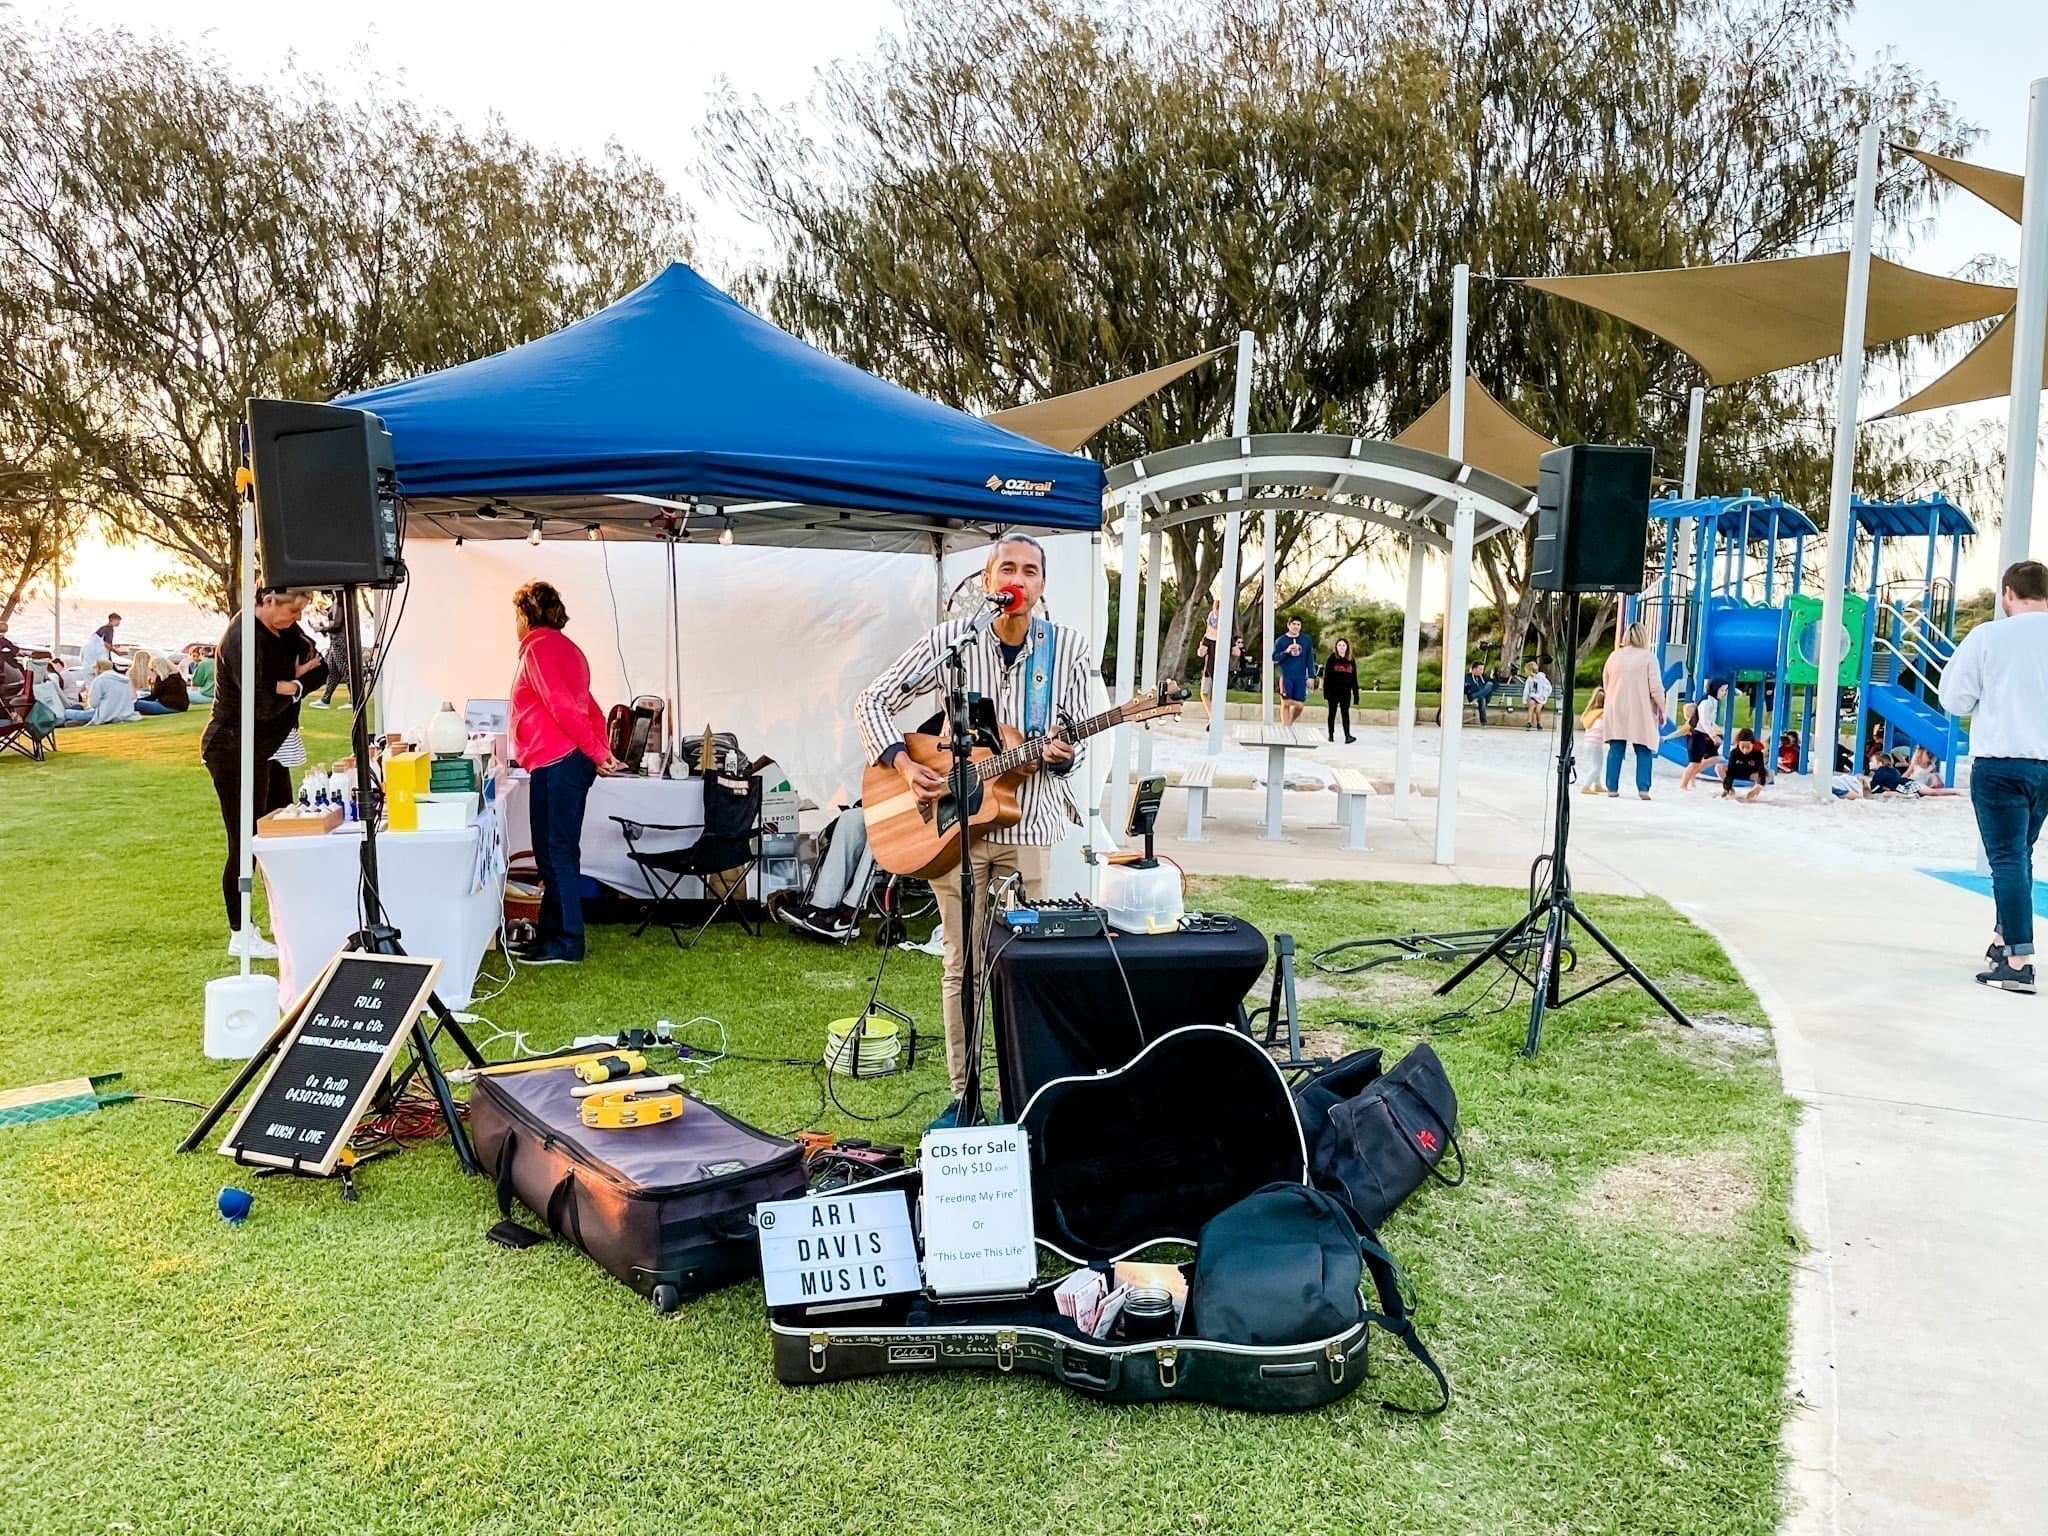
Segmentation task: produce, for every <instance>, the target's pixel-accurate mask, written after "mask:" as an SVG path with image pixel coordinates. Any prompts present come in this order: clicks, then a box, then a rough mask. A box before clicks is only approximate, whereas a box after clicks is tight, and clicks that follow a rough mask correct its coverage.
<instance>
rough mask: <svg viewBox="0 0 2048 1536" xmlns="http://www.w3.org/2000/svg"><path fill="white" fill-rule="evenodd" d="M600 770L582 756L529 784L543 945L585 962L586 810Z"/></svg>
mask: <svg viewBox="0 0 2048 1536" xmlns="http://www.w3.org/2000/svg"><path fill="white" fill-rule="evenodd" d="M596 782H597V764H595V763H593V762H592V761H591V760H590V759H589V758H587V757H585V756H584V755H583V754H582V753H581V752H571V753H570V754H569V755H568V756H567V757H565V758H563V759H562V760H561V761H559V762H554V763H549V764H548V765H547V767H545V768H536V769H534V770H533V772H532V774H531V775H529V778H528V791H529V793H528V796H527V823H528V830H529V832H530V833H531V835H532V837H533V862H534V863H535V864H536V865H537V866H538V867H539V869H540V878H541V896H540V943H539V947H540V948H541V949H544V950H547V951H548V952H549V953H550V954H558V955H563V956H565V957H567V958H568V959H571V960H581V959H582V958H583V806H584V802H586V801H587V800H589V798H590V786H591V785H592V784H594V783H596Z"/></svg>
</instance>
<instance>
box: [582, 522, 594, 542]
mask: <svg viewBox="0 0 2048 1536" xmlns="http://www.w3.org/2000/svg"><path fill="white" fill-rule="evenodd" d="M583 537H585V538H586V539H588V540H590V542H591V543H593V544H595V543H596V542H597V524H595V523H592V524H590V526H589V527H587V528H585V529H584V530H583Z"/></svg>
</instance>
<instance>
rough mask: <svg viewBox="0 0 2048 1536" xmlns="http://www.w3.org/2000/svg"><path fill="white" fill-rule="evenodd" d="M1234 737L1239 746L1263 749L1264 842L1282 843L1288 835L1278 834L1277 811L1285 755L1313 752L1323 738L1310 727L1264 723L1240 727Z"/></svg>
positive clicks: (1284, 790)
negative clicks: (1264, 765)
mask: <svg viewBox="0 0 2048 1536" xmlns="http://www.w3.org/2000/svg"><path fill="white" fill-rule="evenodd" d="M1236 734H1237V743H1238V745H1239V746H1242V747H1264V748H1265V749H1266V831H1265V835H1264V839H1263V840H1264V841H1266V842H1269V843H1284V842H1286V841H1287V834H1286V833H1284V832H1282V831H1281V830H1280V810H1281V803H1282V800H1283V798H1284V796H1285V795H1286V793H1287V754H1288V753H1289V752H1290V751H1294V750H1297V749H1299V750H1301V751H1304V752H1312V751H1314V750H1315V749H1316V748H1317V747H1319V746H1321V745H1322V744H1323V738H1322V736H1320V735H1319V734H1318V733H1317V732H1316V730H1315V729H1314V728H1313V727H1311V726H1306V725H1278V724H1273V725H1268V724H1265V723H1264V722H1258V723H1254V724H1251V725H1241V726H1239V727H1238V728H1237V733H1236Z"/></svg>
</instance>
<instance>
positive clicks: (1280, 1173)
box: [1021, 1024, 1308, 1264]
mask: <svg viewBox="0 0 2048 1536" xmlns="http://www.w3.org/2000/svg"><path fill="white" fill-rule="evenodd" d="M1021 1123H1022V1124H1023V1126H1024V1130H1025V1133H1026V1135H1027V1136H1028V1137H1029V1144H1030V1156H1031V1196H1032V1205H1033V1216H1034V1219H1035V1221H1036V1223H1037V1227H1038V1241H1039V1243H1040V1244H1041V1245H1042V1246H1044V1247H1046V1248H1049V1249H1051V1250H1052V1251H1053V1252H1054V1253H1057V1254H1059V1255H1060V1256H1061V1257H1062V1258H1065V1259H1068V1260H1071V1261H1072V1262H1074V1263H1076V1264H1092V1263H1098V1262H1101V1261H1103V1260H1109V1259H1120V1258H1126V1257H1128V1256H1129V1255H1131V1254H1133V1253H1137V1252H1139V1251H1140V1250H1141V1249H1144V1248H1148V1247H1150V1246H1152V1245H1153V1244H1154V1243H1167V1242H1174V1243H1188V1244H1192V1243H1193V1242H1194V1241H1195V1238H1196V1235H1197V1234H1198V1233H1199V1232H1200V1231H1201V1230H1202V1227H1203V1225H1204V1223H1206V1222H1207V1221H1208V1220H1209V1218H1210V1217H1212V1216H1214V1215H1216V1214H1217V1213H1218V1212H1220V1211H1222V1210H1223V1209H1224V1208H1225V1207H1227V1206H1230V1205H1234V1204H1236V1203H1237V1202H1238V1201H1239V1200H1242V1199H1243V1198H1244V1197H1245V1196H1246V1195H1249V1194H1250V1193H1251V1192H1252V1191H1253V1190H1255V1189H1259V1188H1261V1187H1262V1186H1264V1185H1267V1184H1271V1183H1274V1182H1276V1181H1279V1180H1286V1181H1288V1182H1291V1183H1296V1184H1300V1183H1306V1182H1307V1180H1308V1149H1307V1147H1306V1145H1305V1144H1304V1142H1303V1140H1302V1134H1301V1121H1300V1119H1299V1118H1298V1117H1297V1116H1296V1114H1295V1111H1294V1100H1293V1096H1292V1095H1291V1094H1290V1093H1289V1092H1288V1088H1287V1081H1286V1079H1285V1078H1283V1077H1282V1076H1281V1075H1280V1069H1279V1068H1278V1067H1277V1066H1275V1065H1274V1064H1273V1059H1272V1058H1271V1057H1270V1056H1268V1055H1267V1054H1266V1053H1265V1051H1264V1050H1262V1049H1261V1048H1260V1047H1259V1046H1258V1045H1257V1044H1256V1043H1254V1042H1253V1041H1252V1040H1251V1038H1250V1037H1249V1036H1246V1035H1243V1034H1240V1033H1239V1032H1238V1031H1237V1030H1234V1029H1225V1028H1222V1027H1221V1026H1218V1025H1213V1024H1191V1025H1188V1026H1187V1027H1185V1028H1183V1029H1176V1030H1174V1031H1172V1032H1171V1033H1169V1034H1164V1035H1161V1036H1160V1037H1159V1038H1158V1039H1157V1040H1154V1041H1153V1042H1152V1043H1151V1044H1150V1045H1148V1046H1146V1047H1145V1049H1144V1050H1142V1051H1140V1052H1139V1053H1138V1054H1137V1056H1135V1057H1134V1058H1133V1059H1132V1060H1131V1062H1130V1064H1129V1065H1127V1066H1125V1067H1122V1068H1120V1069H1119V1070H1117V1071H1115V1072H1102V1073H1098V1074H1096V1075H1094V1076H1090V1077H1062V1078H1056V1079H1054V1080H1053V1081H1052V1082H1049V1083H1047V1084H1046V1085H1045V1086H1044V1087H1042V1088H1040V1089H1039V1090H1038V1092H1036V1093H1034V1094H1033V1095H1032V1096H1031V1101H1030V1102H1029V1103H1028V1104H1026V1105H1025V1106H1024V1113H1023V1115H1022V1116H1021Z"/></svg>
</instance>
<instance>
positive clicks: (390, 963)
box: [220, 951, 441, 1176]
mask: <svg viewBox="0 0 2048 1536" xmlns="http://www.w3.org/2000/svg"><path fill="white" fill-rule="evenodd" d="M440 972H441V962H440V961H438V960H423V959H415V958H414V957H412V956H410V955H365V954H353V953H350V952H348V951H343V952H342V953H341V954H338V955H336V956H335V957H334V958H333V959H332V960H330V961H328V962H327V969H326V970H325V971H323V972H321V974H320V979H319V980H318V981H316V982H314V983H313V985H312V986H311V987H309V988H308V989H307V990H306V993H305V995H304V996H303V997H301V998H300V999H299V1001H298V1003H297V1005H296V1006H295V1007H294V1008H293V1010H292V1017H291V1018H289V1019H287V1020H286V1021H285V1023H284V1024H283V1025H281V1026H280V1027H281V1028H283V1029H286V1030H288V1031H289V1033H288V1034H287V1035H286V1036H285V1040H284V1044H283V1045H282V1046H280V1047H279V1049H278V1053H277V1059H276V1060H275V1061H273V1062H272V1063H271V1064H270V1070H269V1072H267V1073H266V1074H264V1078H263V1081H262V1082H261V1083H260V1084H258V1085H257V1088H256V1092H255V1093H254V1094H253V1095H252V1096H251V1097H250V1099H249V1102H248V1104H247V1105H245V1106H244V1107H243V1109H242V1112H241V1114H240V1115H238V1116H236V1118H235V1123H234V1125H233V1126H232V1127H230V1128H229V1130H228V1134H227V1138H226V1139H225V1140H224V1141H222V1142H221V1144H220V1149H221V1151H222V1153H224V1154H225V1155H226V1156H229V1157H232V1158H234V1159H235V1160H236V1161H237V1162H245V1163H266V1164H269V1165H271V1166H273V1167H278V1168H290V1169H292V1170H293V1171H294V1172H299V1173H311V1174H319V1175H322V1176H324V1175H326V1174H330V1173H332V1172H333V1171H334V1165H335V1163H336V1162H337V1161H338V1160H339V1159H340V1157H341V1149H342V1148H343V1147H344V1146H346V1145H347V1144H348V1139H349V1137H350V1136H352V1135H353V1134H354V1133H355V1128H356V1122H357V1121H358V1120H360V1119H361V1118H362V1117H363V1111H364V1110H366V1109H368V1108H369V1105H370V1099H371V1098H372V1096H373V1095H375V1093H376V1091H377V1088H378V1085H379V1084H381V1083H382V1082H383V1081H384V1079H385V1076H386V1074H388V1073H389V1072H390V1070H391V1062H392V1058H393V1057H395V1056H396V1055H397V1054H398V1050H399V1048H400V1047H401V1046H403V1045H404V1044H405V1041H406V1037H407V1035H408V1034H409V1033H410V1032H411V1029H412V1025H413V1021H414V1020H415V1019H416V1018H418V1016H419V1011H420V1009H421V1008H422V1007H424V1006H425V1005H426V1001H427V998H428V997H429V996H430V995H431V994H432V992H433V990H434V978H435V977H436V976H438V975H439V974H440Z"/></svg>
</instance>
